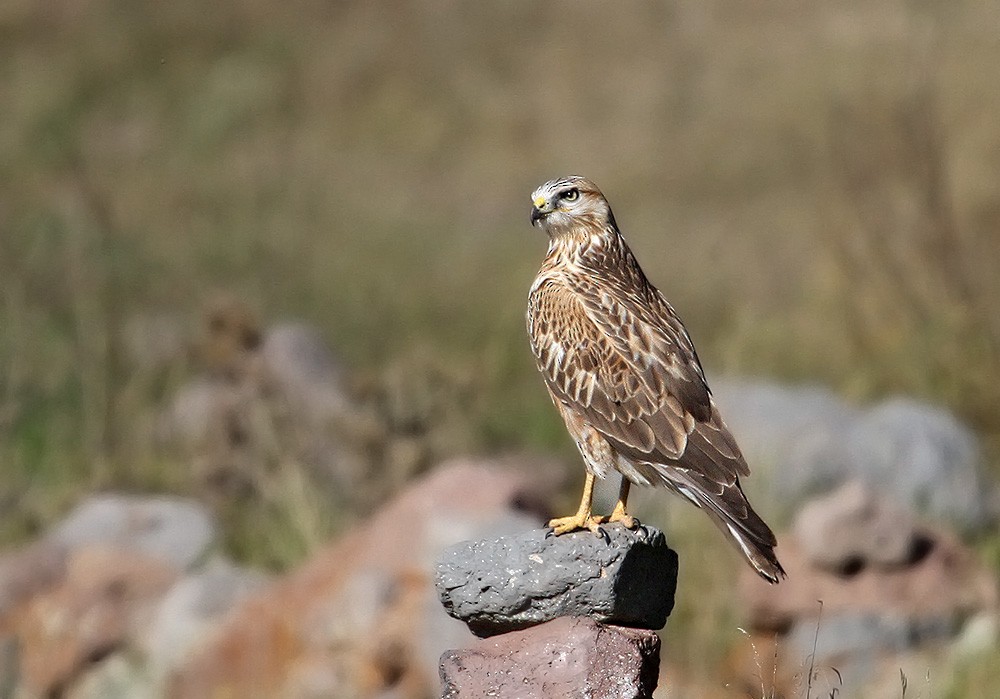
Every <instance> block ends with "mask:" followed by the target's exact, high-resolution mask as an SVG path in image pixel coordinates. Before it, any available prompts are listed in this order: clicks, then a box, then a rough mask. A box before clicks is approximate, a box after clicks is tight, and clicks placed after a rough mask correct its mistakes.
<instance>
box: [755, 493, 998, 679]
mask: <svg viewBox="0 0 1000 699" xmlns="http://www.w3.org/2000/svg"><path fill="white" fill-rule="evenodd" d="M813 516H815V517H816V518H817V520H818V521H809V520H810V518H811V517H813ZM852 517H854V519H855V521H853V522H852V521H851V518H852ZM893 517H895V518H896V519H897V520H898V521H897V522H896V523H895V525H896V526H897V527H898V531H894V530H893V527H894V522H893ZM800 535H801V536H804V537H806V539H807V541H808V544H806V543H804V542H803V541H802V540H801V539H800ZM825 537H829V545H830V547H831V552H830V553H823V552H822V551H821V550H820V549H821V548H822V546H823V542H824V540H825ZM779 541H781V560H782V563H783V564H784V566H785V569H786V571H787V572H788V578H787V579H786V580H784V581H782V584H781V585H778V586H771V585H767V584H766V583H763V582H762V581H760V580H759V579H756V578H757V576H755V575H753V574H752V573H750V572H749V571H744V573H743V574H742V575H741V579H740V587H741V594H742V597H743V599H744V600H745V605H746V609H747V613H748V615H749V627H750V629H751V632H755V633H761V634H774V633H779V634H781V636H782V641H781V646H782V649H781V651H780V653H779V656H780V657H781V658H782V662H783V663H787V664H789V665H791V666H793V667H798V666H799V665H800V664H801V663H802V662H810V661H804V660H803V659H805V658H810V659H812V660H814V661H815V664H816V666H817V667H836V668H837V670H838V673H839V674H838V677H839V678H840V679H841V680H842V682H843V685H842V687H841V688H840V692H841V693H842V694H844V695H845V696H853V695H854V694H856V693H857V692H858V691H859V687H860V686H861V684H862V683H863V682H865V681H866V680H867V679H869V678H870V677H871V676H873V673H874V672H875V671H876V670H877V669H878V664H877V663H876V660H877V658H879V657H883V656H886V655H896V654H903V653H908V652H910V651H912V650H915V649H919V648H921V647H927V646H928V645H929V644H934V643H940V642H943V641H948V640H950V639H952V638H953V637H954V636H955V635H956V633H957V632H958V630H959V629H960V627H961V625H962V623H963V621H964V620H965V619H967V618H969V617H971V616H975V615H977V614H979V613H983V612H992V611H995V609H996V605H997V602H998V595H997V584H996V577H995V575H994V573H993V572H992V571H991V570H989V569H988V568H987V567H986V566H984V565H983V564H981V563H980V562H979V561H978V560H977V558H976V556H975V553H974V552H973V551H972V550H971V549H969V548H968V547H967V546H965V545H964V544H962V543H961V541H960V540H959V539H958V537H957V536H956V535H955V534H953V533H951V532H948V531H946V530H944V529H942V528H940V527H939V526H934V527H932V526H930V525H927V524H925V523H922V522H918V521H916V520H915V518H914V516H913V515H912V514H909V513H907V512H906V511H902V510H900V509H899V508H898V507H895V506H892V505H889V504H887V503H886V501H885V500H884V499H882V498H878V497H875V496H873V495H871V494H870V493H868V492H866V491H865V490H864V489H863V488H861V487H860V486H857V485H854V486H847V487H845V488H844V489H842V490H841V491H839V492H838V493H835V494H834V495H832V496H830V497H828V498H824V499H822V500H820V501H817V502H814V503H810V504H807V505H806V506H805V507H804V508H803V510H802V512H801V514H800V516H799V517H798V519H797V526H796V534H795V535H784V536H779ZM880 541H884V542H886V547H885V550H884V551H883V550H880V544H879V542H880ZM814 648H815V651H814ZM778 674H779V675H780V676H787V675H791V674H792V672H791V671H790V669H789V668H784V671H780V672H779V673H778Z"/></svg>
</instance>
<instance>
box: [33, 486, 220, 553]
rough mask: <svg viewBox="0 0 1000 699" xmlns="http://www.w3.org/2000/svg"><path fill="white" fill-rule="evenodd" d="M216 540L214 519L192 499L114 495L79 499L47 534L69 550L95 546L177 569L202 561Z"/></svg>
mask: <svg viewBox="0 0 1000 699" xmlns="http://www.w3.org/2000/svg"><path fill="white" fill-rule="evenodd" d="M215 539H216V526H215V522H214V520H213V519H212V517H211V515H210V514H209V513H208V511H207V510H206V509H205V508H204V507H203V506H201V505H200V504H199V503H197V502H195V501H194V500H189V499H185V498H177V497H166V496H155V497H152V496H140V495H119V494H104V495H96V496H93V497H90V498H88V499H86V500H84V501H83V502H82V503H80V504H79V505H77V507H76V508H75V509H73V511H72V512H70V513H69V515H67V516H66V517H65V518H64V519H63V520H62V521H61V522H60V523H59V524H57V525H56V526H55V527H54V528H53V530H52V531H51V532H49V533H48V535H47V536H46V541H48V542H50V543H52V544H56V545H58V546H61V547H63V548H66V549H69V550H73V549H76V548H80V547H84V546H93V545H100V546H104V547H111V548H116V549H120V550H122V551H129V552H133V553H136V554H138V555H141V556H147V557H150V558H157V559H160V560H162V561H164V562H166V563H167V564H169V565H171V566H174V567H176V568H179V569H181V570H186V569H188V568H190V567H192V566H193V565H194V564H195V563H197V562H199V561H201V560H203V559H204V557H205V555H206V554H207V552H208V550H209V548H210V547H211V546H212V544H213V543H214V541H215Z"/></svg>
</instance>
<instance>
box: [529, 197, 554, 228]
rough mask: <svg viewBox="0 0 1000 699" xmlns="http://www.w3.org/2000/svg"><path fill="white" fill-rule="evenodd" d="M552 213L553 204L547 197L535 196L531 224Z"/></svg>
mask: <svg viewBox="0 0 1000 699" xmlns="http://www.w3.org/2000/svg"><path fill="white" fill-rule="evenodd" d="M550 213H552V204H551V203H550V202H549V200H548V199H546V198H545V197H535V199H534V201H532V206H531V225H532V226H534V225H536V224H537V223H538V222H539V221H541V220H542V219H543V218H545V217H546V216H548V215H549V214H550Z"/></svg>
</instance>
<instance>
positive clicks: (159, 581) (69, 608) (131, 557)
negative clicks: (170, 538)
mask: <svg viewBox="0 0 1000 699" xmlns="http://www.w3.org/2000/svg"><path fill="white" fill-rule="evenodd" d="M177 576H178V571H177V569H176V568H175V567H173V566H171V565H170V564H169V563H168V562H166V561H164V560H163V559H161V558H150V557H145V556H143V555H141V554H138V553H136V552H134V551H129V550H124V549H113V548H106V547H103V546H99V545H97V546H80V547H78V548H77V549H75V550H74V551H73V552H72V553H71V554H69V557H68V559H67V563H66V576H65V578H64V580H62V582H61V583H60V584H58V585H57V586H55V587H54V588H52V589H51V590H48V591H45V592H42V593H40V594H37V595H35V596H34V597H32V599H31V600H30V601H29V602H28V603H27V604H26V605H25V607H24V608H23V609H22V610H20V611H19V612H18V613H16V614H15V615H14V618H13V619H12V620H11V626H12V631H13V633H14V635H15V636H16V637H17V639H18V647H19V665H20V667H19V676H20V679H21V682H22V686H23V688H24V690H25V691H27V692H28V696H54V695H55V694H58V693H59V692H61V691H62V690H63V689H65V688H66V687H68V686H69V685H70V684H71V683H72V682H73V681H74V679H76V678H77V677H78V676H79V675H80V674H81V673H82V672H83V671H84V670H86V669H88V668H89V667H90V666H91V665H92V664H94V663H97V662H98V661H100V660H101V659H103V658H104V657H106V656H108V655H110V654H112V653H114V652H115V651H116V650H118V649H119V648H121V647H122V646H123V645H124V644H125V643H126V642H127V640H128V639H129V638H130V637H132V636H133V635H134V634H136V633H137V632H138V630H139V629H141V628H142V627H143V626H144V625H145V624H146V623H147V622H148V619H149V618H150V616H151V614H152V611H153V609H154V607H155V605H156V603H157V602H158V601H159V599H160V598H161V597H162V596H163V594H164V593H165V592H166V591H167V589H168V588H169V587H170V586H171V585H172V584H173V582H174V581H175V580H176V579H177Z"/></svg>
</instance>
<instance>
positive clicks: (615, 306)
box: [527, 176, 785, 583]
mask: <svg viewBox="0 0 1000 699" xmlns="http://www.w3.org/2000/svg"><path fill="white" fill-rule="evenodd" d="M531 198H532V204H533V206H532V209H531V223H532V225H533V226H537V227H538V228H541V229H542V230H543V231H545V233H546V234H548V237H549V248H548V254H547V255H546V257H545V261H544V262H543V263H542V267H541V269H540V270H539V272H538V276H537V277H536V278H535V281H534V283H533V284H532V285H531V291H530V293H529V296H528V314H527V321H528V335H529V337H530V339H531V348H532V351H533V352H534V355H535V360H536V363H537V365H538V369H539V371H541V373H542V376H543V377H544V379H545V385H546V387H547V388H548V390H549V394H550V396H551V398H552V402H553V403H554V404H555V406H556V408H557V409H558V410H559V412H560V413H561V414H562V417H563V420H564V421H565V422H566V428H567V430H569V433H570V436H571V437H572V438H573V441H575V442H576V446H577V448H578V449H579V450H580V454H581V455H582V456H583V461H584V463H585V465H586V468H587V478H586V482H585V484H584V489H583V498H582V499H581V502H580V508H579V510H578V511H577V513H576V514H574V515H571V516H569V517H562V518H558V519H553V520H551V521H550V522H549V526H550V527H552V528H553V531H554V533H555V534H556V535H560V534H564V533H566V532H571V531H574V530H577V529H590V530H591V531H594V532H599V525H600V524H602V523H605V522H621V523H622V524H624V525H625V526H626V527H628V528H630V529H631V528H634V527H635V526H637V522H636V521H635V519H634V518H633V517H631V516H630V515H629V514H628V513H627V512H626V505H627V500H628V493H629V487H630V484H632V483H635V484H638V485H646V486H648V485H656V486H663V487H666V488H668V489H669V490H672V491H674V492H675V493H677V494H679V495H682V496H683V497H685V498H686V499H687V500H690V501H691V502H692V503H694V504H695V505H696V506H698V507H699V508H701V509H702V510H704V511H705V513H706V514H707V515H708V516H709V517H710V518H711V519H712V521H713V522H714V523H715V524H716V525H717V526H718V527H719V528H720V529H721V530H722V532H723V533H724V534H726V535H727V537H728V539H729V540H730V541H731V542H732V543H733V544H735V545H736V547H737V548H738V549H739V550H740V551H741V552H742V553H743V555H744V556H745V557H746V559H747V561H748V562H749V563H750V565H751V566H753V568H754V569H755V570H756V571H757V572H758V573H759V574H760V575H761V577H763V578H765V579H766V580H768V581H770V582H772V583H776V582H778V579H779V578H781V577H784V575H785V571H784V570H783V569H782V567H781V564H780V563H779V562H778V559H777V557H776V556H775V554H774V547H775V545H776V544H777V541H776V539H775V537H774V534H773V533H772V532H771V529H770V528H769V527H768V526H767V524H765V523H764V520H762V519H761V518H760V517H759V516H758V515H757V513H756V512H754V511H753V508H751V507H750V503H749V502H748V501H747V498H746V496H745V495H744V494H743V489H742V488H741V487H740V476H747V475H749V473H750V469H749V468H748V467H747V463H746V460H745V459H744V458H743V454H742V453H741V452H740V449H739V447H738V446H737V445H736V441H735V440H734V439H733V436H732V435H731V434H730V433H729V430H728V429H727V428H726V425H725V423H724V422H723V421H722V417H721V416H720V415H719V411H718V409H717V408H716V406H715V402H714V401H713V400H712V396H711V393H710V391H709V388H708V384H707V383H706V381H705V374H704V372H703V370H702V368H701V363H700V362H699V361H698V355H697V354H696V353H695V349H694V345H693V344H692V342H691V338H690V337H689V336H688V333H687V330H685V328H684V325H683V324H682V323H681V321H680V318H678V316H677V314H676V313H675V312H674V309H673V308H672V307H671V306H670V304H669V303H667V301H666V299H664V298H663V295H662V294H661V293H660V292H659V290H657V289H656V288H655V287H654V286H653V285H652V284H651V283H650V282H649V280H648V279H646V275H645V274H643V272H642V269H641V268H640V267H639V263H638V262H637V261H636V259H635V256H634V255H633V254H632V251H631V250H630V249H629V246H628V244H627V243H626V242H625V238H624V237H622V234H621V232H620V231H619V230H618V225H617V224H616V223H615V217H614V215H613V214H612V213H611V207H610V206H609V205H608V202H607V200H606V199H605V198H604V195H603V194H602V193H601V191H600V190H599V189H598V188H597V187H596V186H595V185H594V183H593V182H591V181H590V180H587V179H585V178H583V177H576V176H573V177H566V178H562V179H557V180H552V181H550V182H546V183H545V184H543V185H542V186H541V187H539V188H538V189H536V190H535V191H534V192H533V193H532V195H531ZM613 471H618V472H619V473H620V474H621V476H622V482H621V490H620V491H619V495H618V502H617V504H616V505H615V507H614V510H613V511H612V513H611V515H610V516H608V517H596V516H594V515H593V514H592V509H591V508H592V499H593V488H594V481H595V478H604V477H605V476H606V475H607V474H608V473H611V472H613Z"/></svg>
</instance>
